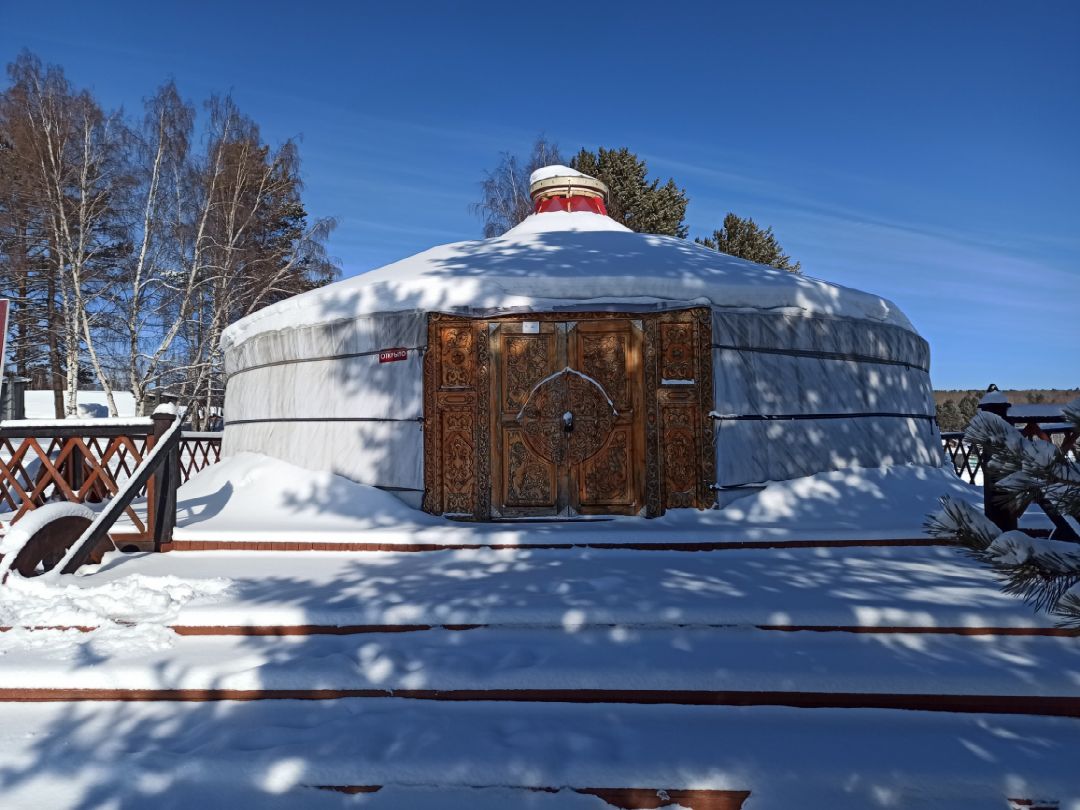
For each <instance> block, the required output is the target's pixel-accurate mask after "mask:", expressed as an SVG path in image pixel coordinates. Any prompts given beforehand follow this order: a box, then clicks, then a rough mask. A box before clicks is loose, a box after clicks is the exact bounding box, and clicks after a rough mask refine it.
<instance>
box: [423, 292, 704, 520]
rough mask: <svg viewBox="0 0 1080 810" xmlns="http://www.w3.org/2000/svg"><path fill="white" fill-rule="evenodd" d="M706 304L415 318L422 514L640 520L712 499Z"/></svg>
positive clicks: (461, 516) (468, 516) (702, 503)
mask: <svg viewBox="0 0 1080 810" xmlns="http://www.w3.org/2000/svg"><path fill="white" fill-rule="evenodd" d="M711 410H712V357H711V320H710V313H709V310H708V309H705V308H698V309H686V310H676V311H668V312H655V313H641V314H632V313H582V314H580V315H577V316H572V315H565V314H559V315H556V314H553V313H537V314H534V315H532V316H529V315H514V316H502V317H497V318H490V319H483V318H476V319H472V318H462V317H458V316H453V315H443V314H440V313H433V314H431V315H430V316H429V324H428V349H427V353H426V355H425V358H424V509H425V510H426V511H428V512H431V513H433V514H437V515H449V516H453V517H459V518H471V519H477V520H487V519H490V518H528V517H545V516H546V517H554V516H571V515H577V514H581V515H589V514H621V515H636V514H641V513H644V514H645V515H647V516H656V515H661V514H663V512H664V510H665V509H669V508H672V507H697V508H705V507H707V506H709V505H710V504H711V503H712V491H711V484H712V482H713V481H714V480H715V469H714V465H715V445H714V437H713V432H712V425H711V423H710V421H709V418H708V414H709V412H710V411H711Z"/></svg>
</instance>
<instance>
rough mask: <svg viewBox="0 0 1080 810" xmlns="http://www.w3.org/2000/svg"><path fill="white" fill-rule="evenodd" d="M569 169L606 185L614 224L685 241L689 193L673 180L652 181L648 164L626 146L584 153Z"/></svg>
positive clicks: (639, 231)
mask: <svg viewBox="0 0 1080 810" xmlns="http://www.w3.org/2000/svg"><path fill="white" fill-rule="evenodd" d="M570 166H571V167H572V168H574V169H577V170H578V171H579V172H584V173H585V174H587V175H590V176H591V177H595V178H596V179H598V180H602V181H603V182H604V183H605V184H606V185H607V187H608V190H609V192H610V194H609V195H608V201H607V209H608V215H609V216H610V217H611V218H612V219H614V220H615V221H617V222H621V223H622V224H623V225H625V226H626V227H627V228H629V229H630V230H632V231H637V232H638V233H655V234H661V235H664V236H677V237H679V238H680V239H685V238H686V234H687V228H686V225H684V224H683V219H685V217H686V205H687V203H688V202H689V201H690V200H689V198H688V197H687V196H686V192H685V191H684V190H683V189H681V188H679V187H678V186H677V185H675V181H674V180H672V179H671V178H668V181H667V182H666V183H664V184H663V185H661V184H660V180H659V179H654V180H652V181H650V180H649V179H648V167H647V166H646V165H645V161H644V160H642V159H641V158H639V157H638V156H637V155H635V154H634V153H633V152H631V151H630V150H629V149H627V148H626V147H625V146H623V147H620V148H618V149H605V148H604V147H600V148H599V149H597V150H596V151H595V152H590V151H589V150H588V149H582V150H581V151H580V152H578V153H577V154H576V155H574V157H573V158H572V159H571V161H570Z"/></svg>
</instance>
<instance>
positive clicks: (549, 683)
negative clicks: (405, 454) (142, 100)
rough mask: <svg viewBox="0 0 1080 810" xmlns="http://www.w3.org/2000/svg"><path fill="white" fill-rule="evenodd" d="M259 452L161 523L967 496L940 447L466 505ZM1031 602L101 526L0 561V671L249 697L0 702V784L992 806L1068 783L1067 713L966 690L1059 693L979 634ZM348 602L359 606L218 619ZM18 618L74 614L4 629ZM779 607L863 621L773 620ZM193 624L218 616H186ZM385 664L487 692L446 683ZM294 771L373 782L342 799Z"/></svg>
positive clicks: (410, 523) (618, 528) (845, 531)
mask: <svg viewBox="0 0 1080 810" xmlns="http://www.w3.org/2000/svg"><path fill="white" fill-rule="evenodd" d="M275 464H277V462H272V463H271V462H268V461H267V460H265V459H260V457H240V458H238V459H234V460H232V461H230V462H225V463H224V464H222V465H220V466H219V467H218V468H217V469H216V471H215V469H214V468H212V469H211V470H210V471H208V472H207V473H204V474H203V475H201V476H199V477H198V478H197V479H195V480H193V481H192V482H191V483H190V484H189V485H187V486H186V487H185V488H184V490H183V491H182V499H183V500H182V503H181V509H182V510H184V514H185V518H184V523H183V527H184V528H183V532H186V533H189V534H188V536H189V537H191V536H198V534H197V533H198V532H203V535H202V536H203V537H206V538H210V537H213V538H214V539H218V540H224V539H227V538H229V537H237V538H243V539H248V538H250V536H251V533H252V532H254V533H258V535H259V536H260V538H262V539H272V538H273V537H281V538H286V537H287V538H289V539H290V540H299V539H303V535H302V534H301V537H297V534H298V533H302V532H304V531H309V532H310V531H312V530H314V529H319V530H320V535H319V536H320V539H323V538H324V537H325V534H323V532H325V533H329V534H330V535H331V536H333V537H336V538H338V539H340V540H342V541H349V542H356V541H361V542H363V541H374V542H380V543H393V542H425V543H439V542H442V543H448V544H456V543H460V544H462V545H483V544H491V543H508V544H511V545H518V546H529V545H535V544H537V543H543V542H548V543H550V542H558V543H568V542H573V543H588V542H648V541H649V539H650V537H652V536H659V537H662V538H663V540H664V541H665V542H673V543H677V542H680V541H682V540H686V541H689V542H700V541H702V540H717V539H730V540H736V541H737V540H740V539H797V540H808V541H812V540H813V539H814V538H815V537H818V538H824V539H830V540H834V539H867V538H868V537H869V538H874V537H879V538H898V539H903V538H914V537H919V536H920V535H921V524H922V520H923V519H924V516H925V514H926V512H928V511H930V510H931V509H932V508H934V507H935V506H936V499H937V496H938V495H939V494H942V492H944V491H949V492H952V493H953V494H954V495H956V494H960V495H962V496H964V497H970V498H973V499H974V498H977V497H978V493H977V491H974V490H972V489H971V488H968V487H966V486H965V485H963V484H960V483H959V482H957V481H956V479H955V478H954V477H952V476H951V474H946V473H939V472H935V471H932V470H926V469H919V468H900V469H895V470H891V471H883V470H872V471H851V472H847V473H834V474H829V475H824V476H815V477H813V478H810V479H803V480H801V481H796V482H787V483H784V484H777V485H772V486H770V487H768V488H766V489H765V490H763V491H762V492H760V493H757V494H755V495H751V496H748V497H747V498H743V499H740V500H739V501H736V502H735V503H733V504H732V505H731V506H729V507H728V509H726V510H723V511H712V512H706V513H699V512H680V513H678V514H676V515H673V516H671V517H668V518H664V519H661V520H657V521H647V522H646V521H623V520H617V521H610V522H597V523H587V524H561V525H560V524H540V525H531V524H529V525H516V526H508V525H505V524H502V525H494V526H472V525H469V524H460V523H451V522H448V521H441V520H437V519H435V518H431V517H429V516H426V515H423V514H422V513H418V512H415V511H414V510H410V509H408V508H407V507H404V506H403V505H401V503H400V502H399V501H397V500H396V499H394V498H393V497H392V496H389V495H387V494H385V493H382V492H379V491H377V490H372V489H370V488H365V487H358V486H357V485H355V484H351V483H349V482H346V481H344V480H343V479H340V478H335V477H333V476H320V475H317V474H311V473H300V474H299V475H300V486H299V487H297V486H293V487H291V488H290V489H289V490H288V491H286V490H285V489H283V488H281V487H277V486H276V485H275V483H274V482H276V481H281V480H283V477H284V474H286V473H287V474H295V473H293V472H292V471H288V470H282V469H276V468H275V466H274V465H275ZM226 465H232V466H231V467H229V466H226ZM222 471H224V474H223V472H222ZM226 475H228V476H230V478H229V479H226V477H225V476H226ZM226 496H227V497H226ZM311 503H314V504H321V505H320V506H311V505H310V504H311ZM830 515H831V516H832V517H831V518H830ZM642 527H648V528H642ZM656 530H659V531H656ZM275 532H276V534H275ZM192 533H195V534H192ZM268 535H269V537H268ZM373 538H377V540H373ZM393 538H401V539H399V540H394V539H393ZM1052 624H1053V622H1052V620H1050V619H1048V618H1047V617H1045V616H1041V615H1038V614H1036V613H1034V612H1033V611H1031V610H1030V609H1029V608H1027V607H1026V606H1024V605H1023V604H1022V603H1021V602H1019V601H1018V600H1016V599H1015V598H1013V597H1010V596H1007V595H1004V594H1002V593H1001V592H1000V590H999V589H998V586H997V583H996V582H995V581H994V580H993V578H992V576H991V575H990V574H989V573H988V571H987V570H986V569H985V568H983V567H982V566H980V565H979V564H977V563H976V562H975V561H973V560H972V559H970V558H969V557H968V556H966V555H965V554H964V553H963V552H962V551H960V550H959V549H956V548H950V547H933V546H925V547H911V546H892V547H843V548H838V547H815V546H813V545H812V544H806V545H799V546H796V547H793V548H783V549H760V548H736V549H728V550H720V551H708V552H700V551H698V552H685V551H675V550H670V551H655V550H651V551H635V550H628V549H596V548H569V549H565V548H564V549H538V548H527V547H521V548H509V549H490V548H475V549H474V548H465V549H447V550H440V551H430V552H358V553H348V554H346V553H340V552H338V553H334V552H314V551H312V552H250V551H235V552H229V551H215V552H196V551H185V552H173V553H170V554H156V555H155V554H119V553H113V554H110V555H108V556H107V557H106V559H105V561H104V562H103V563H102V565H100V566H90V567H86V568H84V569H83V570H82V571H81V572H80V574H79V575H77V576H70V577H59V578H57V579H56V580H55V581H51V582H50V581H47V580H46V579H45V578H38V579H36V580H19V579H11V580H9V581H8V582H7V583H6V584H5V585H4V586H2V587H0V626H10V627H12V629H10V630H7V631H5V632H0V690H4V694H5V695H8V696H10V697H17V696H18V694H19V693H18V692H17V691H16V690H49V689H56V690H72V689H101V690H135V689H142V690H235V693H234V694H233V695H231V696H233V697H235V696H244V695H243V693H245V692H246V693H248V695H247V696H252V697H253V696H255V695H256V693H260V694H261V695H262V696H263V697H270V698H271V699H263V700H254V701H238V700H212V701H210V702H204V703H185V702H169V701H167V700H164V699H163V698H164V693H160V692H159V693H158V694H157V695H148V697H152V698H154V699H152V700H149V701H147V702H111V701H108V700H101V701H83V702H40V703H16V702H0V713H2V714H0V807H4V808H6V807H16V808H21V807H27V808H30V807H33V808H87V810H89V808H95V810H96V808H144V807H154V808H163V807H164V808H169V807H177V808H180V807H183V808H189V807H192V806H198V807H201V808H217V807H221V808H229V810H235V809H236V808H243V807H260V808H263V807H269V808H293V807H304V808H307V807H312V808H323V807H327V808H338V807H365V808H367V807H370V808H373V810H390V809H391V808H392V809H393V810H411V808H436V807H437V808H441V809H445V810H458V809H459V808H460V809H461V810H464V809H465V808H468V809H469V810H488V809H489V808H490V810H494V809H495V808H500V810H502V808H512V807H522V808H538V810H544V808H571V810H577V808H580V809H581V810H602V809H603V808H608V807H610V806H609V805H607V804H605V803H604V802H602V801H601V800H600V799H598V798H596V797H593V796H587V795H582V794H580V793H577V792H574V791H573V790H571V788H588V787H640V788H650V789H679V788H697V789H713V790H750V791H751V796H750V798H749V799H748V800H747V802H746V804H745V805H744V808H745V810H790V808H794V807H798V808H807V810H818V809H819V808H820V809H821V810H825V808H829V810H867V809H868V808H870V809H871V810H874V809H875V808H881V809H882V810H885V809H886V808H909V807H919V808H949V810H953V809H954V808H961V807H962V808H987V810H990V808H996V809H997V810H1004V808H1007V806H1008V805H1007V803H1006V798H1007V797H1020V798H1036V797H1040V796H1041V797H1051V798H1054V799H1057V800H1059V801H1060V802H1061V805H1060V806H1061V807H1062V808H1068V809H1069V810H1080V776H1077V774H1076V769H1075V767H1074V766H1075V752H1076V750H1077V748H1078V746H1080V721H1078V720H1075V719H1068V718H1053V717H1039V716H1023V715H1007V714H995V713H993V712H992V711H991V710H992V709H994V701H997V702H998V703H997V705H998V706H1000V702H1001V700H1002V699H1008V700H1013V699H1015V700H1023V699H1025V698H1031V699H1058V700H1060V699H1062V698H1064V699H1075V698H1076V697H1077V696H1078V694H1080V640H1078V639H1077V638H1076V637H1074V636H1070V637H1059V636H1049V635H1008V634H1005V633H1004V632H1002V631H1003V630H1005V629H1008V630H1018V629H1023V630H1025V632H1027V631H1041V630H1043V629H1045V628H1049V627H1051V626H1052ZM357 625H378V626H380V627H382V629H381V630H377V631H375V632H350V634H347V635H330V634H325V635H311V636H283V637H274V636H251V635H243V634H242V631H243V628H245V627H255V628H260V627H261V628H266V627H271V626H277V627H281V626H284V627H292V628H295V627H297V626H316V627H317V628H323V629H325V628H343V627H344V628H349V627H351V628H352V630H354V631H355V630H357V629H358V628H357V627H355V626H357ZM448 625H450V626H459V625H482V626H481V627H477V628H473V629H467V630H465V629H450V628H448V627H447V626H448ZM43 626H52V627H56V626H66V627H76V626H78V627H84V628H96V629H92V630H91V631H90V632H82V631H80V630H76V629H67V630H42V629H28V628H30V627H36V628H41V627H43ZM394 626H398V629H401V630H408V631H407V632H388V630H389V629H392V628H393V627H394ZM402 626H404V627H402ZM792 626H813V627H818V628H823V627H824V628H828V627H831V628H863V629H869V630H876V632H861V633H855V632H845V631H838V630H832V631H828V632H820V631H812V630H800V631H792V630H790V629H776V628H778V627H784V628H790V627H792ZM423 627H429V628H430V629H422V628H423ZM172 628H177V630H178V631H179V632H177V630H174V629H172ZM950 628H982V629H983V630H986V629H987V628H989V629H990V631H991V632H990V633H989V634H984V635H962V634H958V633H955V632H947V631H949V629H950ZM207 629H213V632H215V633H224V634H223V635H191V634H190V633H192V632H205V631H206V630H207ZM995 629H996V630H995ZM898 630H899V632H897V631H898ZM926 630H933V631H936V632H917V631H926ZM941 631H946V632H941ZM273 690H305V691H306V690H340V691H348V692H350V693H355V692H363V693H364V694H365V695H366V696H363V697H349V698H346V699H323V700H303V701H301V700H292V699H281V697H282V696H280V695H278V696H274V695H268V694H267V693H268V692H272V691H273ZM410 690H423V691H427V692H431V693H438V694H440V695H446V694H448V693H453V692H454V691H455V690H468V691H475V690H497V691H499V692H501V693H503V694H502V696H501V697H499V699H498V700H496V699H490V698H491V695H488V696H486V697H488V698H489V699H485V700H477V699H473V700H469V701H467V702H446V701H444V700H433V699H415V698H417V697H422V695H419V694H412V695H410ZM520 690H591V691H595V690H626V691H632V690H640V691H664V692H670V693H673V694H675V693H683V694H687V693H690V692H694V691H699V692H702V693H706V692H707V693H721V692H724V693H740V694H746V695H750V696H751V698H752V696H753V695H754V694H764V693H781V694H791V695H798V694H803V693H815V694H823V695H826V696H832V695H836V696H842V695H844V694H853V695H856V697H857V698H858V699H859V700H862V699H863V696H864V695H865V696H866V698H867V700H870V699H872V698H874V697H875V696H880V695H903V696H915V697H918V696H967V697H969V698H973V699H974V700H976V701H983V700H985V701H986V704H985V705H984V704H982V703H978V704H976V706H975V708H976V709H977V710H978V711H977V713H972V714H954V713H949V712H942V711H936V712H929V711H912V710H898V709H875V708H815V709H800V708H794V707H791V706H790V705H789V706H784V705H750V706H741V707H740V706H734V705H731V706H720V705H674V704H665V705H636V704H633V703H616V702H611V700H612V699H608V700H607V702H604V701H603V700H601V701H600V702H594V703H580V704H570V703H565V702H562V703H559V702H554V703H535V702H530V701H533V700H535V699H536V695H535V694H533V695H531V696H530V695H522V696H519V697H514V696H513V695H511V694H510V693H515V692H520ZM24 694H29V692H26V693H24ZM41 694H42V693H41V692H40V691H39V692H38V695H39V696H41ZM69 696H70V695H69ZM54 697H55V695H54ZM429 697H430V696H429ZM522 698H526V699H522ZM751 702H753V700H751ZM758 702H759V703H761V701H758ZM878 705H880V704H878ZM313 785H383V786H384V787H383V788H382V789H381V790H379V791H378V792H376V793H370V794H360V795H356V796H348V795H342V794H339V793H330V792H326V791H320V790H315V789H313V788H312V786H313ZM533 788H544V789H545V790H542V791H537V790H533Z"/></svg>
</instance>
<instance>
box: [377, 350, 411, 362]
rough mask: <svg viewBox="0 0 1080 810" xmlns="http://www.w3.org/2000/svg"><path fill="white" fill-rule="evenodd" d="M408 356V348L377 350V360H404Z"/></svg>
mask: <svg viewBox="0 0 1080 810" xmlns="http://www.w3.org/2000/svg"><path fill="white" fill-rule="evenodd" d="M408 356H409V350H408V349H384V350H383V351H381V352H379V362H380V363H396V362H397V361H398V360H404V359H405V358H406V357H408Z"/></svg>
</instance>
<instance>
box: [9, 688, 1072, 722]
mask: <svg viewBox="0 0 1080 810" xmlns="http://www.w3.org/2000/svg"><path fill="white" fill-rule="evenodd" d="M345 698H395V699H400V700H423V701H444V702H455V703H461V702H485V703H492V702H497V703H505V702H510V703H567V704H634V705H666V706H785V707H790V708H797V709H903V710H909V711H927V712H954V713H964V714H972V713H975V714H1024V715H1035V716H1043V717H1080V697H1058V696H1049V697H1048V696H1032V695H935V694H883V693H874V692H798V691H786V692H781V691H773V692H752V691H741V690H740V691H706V690H682V691H673V690H637V689H454V690H437V689H105V688H98V689H79V688H55V689H53V688H36V687H30V688H0V702H4V703H73V702H85V701H93V702H119V703H147V702H152V703H174V702H181V703H204V702H215V701H243V702H248V701H262V700H313V701H322V700H342V699H345Z"/></svg>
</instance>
